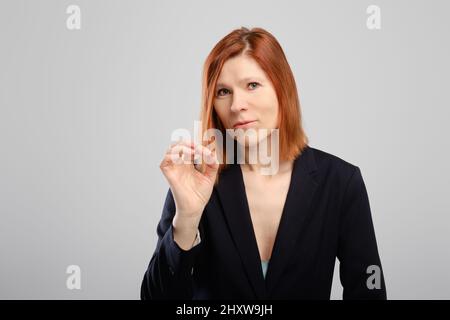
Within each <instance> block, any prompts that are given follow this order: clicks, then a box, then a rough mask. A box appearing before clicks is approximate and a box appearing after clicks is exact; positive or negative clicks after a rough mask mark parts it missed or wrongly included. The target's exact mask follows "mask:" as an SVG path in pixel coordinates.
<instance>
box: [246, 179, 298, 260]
mask: <svg viewBox="0 0 450 320" xmlns="http://www.w3.org/2000/svg"><path fill="white" fill-rule="evenodd" d="M243 177H244V184H245V191H246V197H247V201H248V206H249V209H250V216H251V220H252V225H253V230H254V233H255V237H256V242H257V245H258V250H259V255H260V258H261V260H264V261H267V260H269V259H270V257H271V255H272V250H273V245H274V243H275V238H276V235H277V231H278V226H279V224H280V220H281V216H282V213H283V208H284V204H285V202H286V197H287V193H288V190H289V185H290V179H291V175H290V174H285V175H282V176H280V177H277V178H272V180H270V182H269V181H267V180H264V181H263V180H262V179H261V178H260V177H257V176H252V175H250V174H244V175H243Z"/></svg>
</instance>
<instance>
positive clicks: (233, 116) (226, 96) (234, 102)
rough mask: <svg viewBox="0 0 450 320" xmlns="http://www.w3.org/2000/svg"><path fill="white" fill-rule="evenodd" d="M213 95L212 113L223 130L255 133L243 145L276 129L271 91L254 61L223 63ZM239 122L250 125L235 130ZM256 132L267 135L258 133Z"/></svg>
mask: <svg viewBox="0 0 450 320" xmlns="http://www.w3.org/2000/svg"><path fill="white" fill-rule="evenodd" d="M214 95H215V97H214V110H215V111H216V113H217V115H218V116H219V119H220V120H221V121H222V124H223V125H224V127H225V129H235V130H236V129H238V128H241V129H242V130H243V132H245V131H247V130H248V129H249V128H251V129H254V130H255V131H256V133H258V135H257V137H252V135H249V139H248V142H247V139H246V140H245V141H246V143H245V145H248V146H250V145H255V144H257V143H258V142H259V141H261V140H262V139H264V138H267V136H269V135H270V129H276V128H278V127H277V124H278V99H277V95H276V92H275V89H274V87H273V85H272V82H271V81H270V80H269V79H268V78H267V77H266V74H265V72H264V71H263V70H262V69H261V67H260V66H259V64H258V63H257V62H256V61H255V60H254V59H252V58H250V57H248V56H246V55H243V54H241V55H239V56H236V57H233V58H230V59H228V60H227V61H225V63H224V65H223V67H222V70H221V72H220V75H219V78H218V81H217V85H216V89H215V92H214ZM243 121H253V122H251V123H248V124H246V125H241V126H236V124H237V123H238V122H243ZM258 129H267V131H266V132H265V133H264V132H259V131H258ZM255 138H256V139H255ZM238 141H239V140H238Z"/></svg>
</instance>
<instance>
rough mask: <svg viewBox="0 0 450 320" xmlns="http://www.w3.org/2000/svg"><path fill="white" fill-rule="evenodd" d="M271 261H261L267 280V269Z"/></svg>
mask: <svg viewBox="0 0 450 320" xmlns="http://www.w3.org/2000/svg"><path fill="white" fill-rule="evenodd" d="M269 261H270V260H267V261H263V260H261V266H262V271H263V275H264V278H266V273H267V267H268V266H269Z"/></svg>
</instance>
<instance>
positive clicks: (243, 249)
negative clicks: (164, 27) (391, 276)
mask: <svg viewBox="0 0 450 320" xmlns="http://www.w3.org/2000/svg"><path fill="white" fill-rule="evenodd" d="M316 171H317V166H316V162H315V159H314V154H313V150H311V148H310V147H309V146H308V145H307V146H306V147H305V149H303V151H302V153H301V154H300V155H299V156H298V157H297V158H296V159H295V160H294V166H293V170H292V175H291V181H290V185H289V190H288V194H287V197H286V202H285V204H284V207H283V212H282V215H281V220H280V224H279V227H278V231H277V235H276V238H275V243H274V247H273V250H272V256H271V258H270V262H269V267H268V269H267V273H266V278H265V279H264V276H263V273H262V268H261V260H260V256H259V251H258V245H257V242H256V236H255V233H254V229H253V224H252V220H251V216H250V210H249V206H248V201H247V196H246V193H245V185H244V179H243V176H242V171H241V167H240V165H239V164H236V163H235V164H229V165H228V166H227V168H226V169H225V170H223V171H222V172H221V176H220V179H219V183H218V185H217V186H216V189H217V191H218V195H219V199H220V202H221V205H222V208H223V212H224V215H225V219H226V221H227V223H228V227H229V229H230V232H231V235H232V238H233V241H234V245H235V246H236V249H237V250H238V252H239V255H240V258H241V262H242V264H243V267H244V269H245V272H246V273H247V277H248V279H249V281H250V283H251V285H252V287H253V290H254V292H255V295H256V297H257V299H268V298H270V296H271V294H272V292H273V291H274V289H275V287H276V284H277V282H278V281H279V279H280V277H281V276H282V274H283V270H284V269H285V268H286V266H287V265H288V263H289V260H290V257H291V255H292V253H293V252H294V250H295V244H296V240H297V238H298V237H299V235H300V234H302V233H303V230H304V228H305V227H306V225H307V220H308V217H309V216H310V214H311V210H310V209H309V206H310V203H311V199H312V198H313V196H314V193H315V192H316V190H317V186H318V182H317V179H316V175H315V172H316Z"/></svg>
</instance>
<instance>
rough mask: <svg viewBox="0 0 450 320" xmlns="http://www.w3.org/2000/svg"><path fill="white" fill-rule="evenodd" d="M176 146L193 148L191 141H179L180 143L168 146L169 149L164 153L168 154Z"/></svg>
mask: <svg viewBox="0 0 450 320" xmlns="http://www.w3.org/2000/svg"><path fill="white" fill-rule="evenodd" d="M177 145H183V146H187V147H190V148H193V145H194V143H193V142H192V141H190V140H180V141H176V142H173V143H172V144H171V145H170V146H169V148H168V149H167V150H166V153H170V151H171V150H172V148H174V147H175V146H177Z"/></svg>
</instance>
